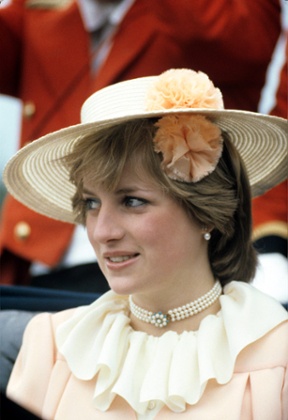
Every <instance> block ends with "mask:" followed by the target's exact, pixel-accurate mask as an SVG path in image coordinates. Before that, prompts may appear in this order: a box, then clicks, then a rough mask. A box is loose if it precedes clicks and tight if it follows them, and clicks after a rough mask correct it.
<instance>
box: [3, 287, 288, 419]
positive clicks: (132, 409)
mask: <svg viewBox="0 0 288 420" xmlns="http://www.w3.org/2000/svg"><path fill="white" fill-rule="evenodd" d="M220 303H221V310H220V311H219V312H218V313H217V314H216V315H209V316H207V317H206V318H204V319H203V321H202V322H201V324H200V327H199V329H198V330H197V331H189V332H187V331H186V332H183V333H181V334H177V333H175V332H172V331H168V332H166V333H164V334H163V335H162V336H160V337H154V336H149V335H147V334H146V333H143V332H139V331H134V330H133V329H132V328H131V326H130V323H129V316H128V315H129V306H128V300H127V296H117V295H116V294H114V293H113V292H112V291H109V292H108V293H106V294H105V295H103V296H102V297H101V298H100V299H98V300H97V301H95V302H94V303H92V304H91V305H89V306H84V307H80V308H78V309H73V310H67V311H63V312H60V313H58V314H54V315H52V314H47V313H43V314H41V315H38V316H36V317H35V318H34V319H32V321H31V322H30V324H29V325H28V327H27V329H26V331H25V334H24V342H23V346H22V349H21V351H20V354H19V357H18V359H17V361H16V364H15V366H14V370H13V372H12V375H11V378H10V381H9V384H8V391H7V394H8V396H9V397H10V398H11V399H13V400H15V401H16V402H18V404H20V405H23V406H24V407H26V408H27V409H29V410H30V411H32V412H34V413H36V414H38V416H40V417H41V418H42V419H47V420H48V419H56V420H57V419H59V420H79V419H85V420H89V419H97V420H98V419H102V418H103V419H105V420H108V419H113V420H115V419H117V420H121V419H123V420H129V419H131V420H132V419H139V420H142V419H145V420H150V419H156V420H169V419H176V418H178V417H179V419H180V418H181V420H185V419H193V420H203V419H209V420H223V419H229V420H285V419H287V418H288V398H287V397H288V378H287V363H288V316H287V312H286V311H285V309H284V308H283V307H282V306H281V305H280V304H278V303H277V302H276V301H275V300H274V299H272V298H270V297H268V296H266V295H264V294H262V293H261V292H259V291H258V290H256V289H255V288H253V287H252V286H250V285H248V284H246V283H242V282H231V283H229V284H228V285H227V286H226V287H225V289H224V294H223V295H222V296H221V297H220Z"/></svg>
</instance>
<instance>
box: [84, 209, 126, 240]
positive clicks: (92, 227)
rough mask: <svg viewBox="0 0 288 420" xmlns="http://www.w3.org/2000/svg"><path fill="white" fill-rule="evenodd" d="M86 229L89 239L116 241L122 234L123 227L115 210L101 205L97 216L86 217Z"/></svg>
mask: <svg viewBox="0 0 288 420" xmlns="http://www.w3.org/2000/svg"><path fill="white" fill-rule="evenodd" d="M87 222H88V223H87V230H88V235H89V239H90V241H93V242H94V241H96V242H99V243H102V244H104V243H107V242H113V241H117V240H120V239H122V238H123V236H124V227H123V223H122V222H121V216H120V215H119V214H118V212H117V210H115V209H112V208H111V207H109V206H103V205H102V206H101V208H100V210H99V212H98V214H97V216H92V217H89V218H88V219H87Z"/></svg>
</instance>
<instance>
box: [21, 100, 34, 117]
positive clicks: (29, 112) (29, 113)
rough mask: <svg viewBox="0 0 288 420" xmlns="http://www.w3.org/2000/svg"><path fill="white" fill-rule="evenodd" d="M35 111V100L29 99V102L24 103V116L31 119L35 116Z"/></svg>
mask: <svg viewBox="0 0 288 420" xmlns="http://www.w3.org/2000/svg"><path fill="white" fill-rule="evenodd" d="M35 112H36V106H35V104H34V102H32V101H27V102H25V103H24V105H23V115H24V118H27V119H29V118H31V117H33V115H34V114H35Z"/></svg>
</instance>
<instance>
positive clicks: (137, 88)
mask: <svg viewBox="0 0 288 420" xmlns="http://www.w3.org/2000/svg"><path fill="white" fill-rule="evenodd" d="M169 72H170V73H169ZM173 72H174V73H173ZM181 72H184V73H185V77H184V79H183V80H182V82H181V83H182V84H183V86H184V93H185V95H186V96H187V97H188V98H190V99H191V98H192V99H193V96H194V87H193V83H192V84H189V83H190V79H191V80H192V82H193V78H194V77H195V75H197V74H198V75H199V74H200V75H201V77H206V79H207V80H208V81H209V83H210V84H211V85H212V87H213V89H214V91H213V92H214V94H215V95H216V102H217V101H218V102H219V106H218V105H217V106H215V101H214V102H213V101H212V102H211V103H207V102H205V103H201V102H199V101H198V102H197V103H194V104H193V101H192V103H189V104H188V105H186V103H187V102H185V104H184V106H183V102H182V103H181V100H180V103H179V104H176V105H175V104H174V105H173V104H172V105H171V104H170V105H169V104H168V105H167V104H164V105H163V106H161V104H160V105H159V104H156V105H155V106H154V108H153V106H152V107H151V106H148V107H147V103H148V102H149V101H148V102H147V95H148V93H149V92H151V91H153V86H154V85H155V83H156V84H157V81H158V80H159V78H160V77H161V76H152V77H143V78H138V79H133V80H128V81H124V82H121V83H117V84H115V85H111V86H108V87H106V88H104V89H102V90H100V91H98V92H96V93H94V94H93V95H92V96H90V97H89V98H88V99H87V100H86V102H85V103H84V104H83V107H82V110H81V124H78V125H74V126H71V127H68V128H65V129H62V130H59V131H56V132H54V133H51V134H48V135H46V136H44V137H41V138H40V139H38V140H36V141H34V142H32V143H31V144H29V145H28V146H26V147H24V148H23V149H21V150H20V151H19V152H18V153H17V154H16V155H15V156H14V157H12V159H11V160H10V161H9V162H8V164H7V165H6V168H5V170H4V174H3V179H4V182H5V184H6V186H7V188H8V191H9V192H10V193H11V194H12V195H13V196H14V197H15V198H16V199H17V200H19V201H20V202H22V203H23V204H24V205H26V206H28V207H30V208H32V209H33V210H35V211H37V212H38V213H41V214H44V215H46V216H48V217H52V218H54V219H57V220H62V221H65V222H70V223H75V222H74V217H73V213H72V206H71V197H72V196H73V195H74V192H75V187H74V186H73V185H72V184H71V183H70V181H69V174H68V171H67V169H66V168H65V166H64V165H63V163H62V162H61V158H62V157H64V156H66V155H67V154H68V153H70V152H71V151H72V149H73V145H74V143H75V141H77V139H78V138H79V137H80V136H81V137H83V136H86V135H91V134H93V133H97V132H98V131H99V130H100V129H102V128H104V127H110V126H114V125H116V124H119V123H122V122H124V121H129V120H133V119H136V118H149V117H161V116H165V115H170V114H183V113H185V114H200V115H204V116H206V117H207V118H209V119H210V120H211V121H212V122H213V123H215V124H216V125H218V126H219V127H220V128H221V129H222V130H225V131H226V132H228V134H229V136H230V139H231V141H232V142H233V143H234V145H235V146H236V148H237V149H238V151H239V152H240V154H241V156H242V158H243V160H244V162H245V164H246V168H247V171H248V176H249V180H250V185H251V188H252V194H253V196H257V195H261V194H263V193H264V192H265V191H267V190H269V189H270V188H272V187H273V186H275V185H277V184H278V183H280V182H281V181H283V180H284V179H285V178H286V177H287V121H286V120H285V119H282V118H277V117H273V116H267V115H261V114H258V113H252V112H246V111H238V110H225V109H222V105H221V101H222V99H221V92H220V91H219V89H216V88H214V86H213V84H212V82H211V81H210V80H209V79H208V77H207V76H206V75H205V74H204V73H196V72H194V71H192V70H186V69H176V70H173V69H172V70H169V71H168V72H166V73H168V76H169V77H168V82H167V81H166V82H167V83H166V85H167V86H166V88H167V87H168V91H169V89H170V88H171V90H173V83H174V82H175V78H176V79H177V78H178V75H179V74H181ZM164 74H165V73H164ZM187 75H188V76H187ZM186 76H187V77H188V79H187V77H186ZM189 78H190V79H189ZM210 87H211V86H210ZM196 88H197V87H196ZM196 88H195V89H196ZM209 89H210V88H209ZM209 89H208V90H209ZM196 90H197V89H196ZM196 90H195V91H196ZM208 93H209V92H208ZM217 95H218V96H217ZM152 96H153V95H152ZM200 96H201V95H200ZM208 96H209V95H208ZM219 98H220V99H219ZM211 104H212V105H211ZM168 106H170V108H167V107H168ZM213 108H217V109H213ZM151 109H152V110H151Z"/></svg>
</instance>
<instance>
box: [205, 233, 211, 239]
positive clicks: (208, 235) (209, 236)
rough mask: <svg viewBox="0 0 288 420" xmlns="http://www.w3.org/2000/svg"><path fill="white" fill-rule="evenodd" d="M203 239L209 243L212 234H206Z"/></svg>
mask: <svg viewBox="0 0 288 420" xmlns="http://www.w3.org/2000/svg"><path fill="white" fill-rule="evenodd" d="M203 238H204V239H205V241H209V240H210V239H211V233H210V232H205V233H204V235H203Z"/></svg>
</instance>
